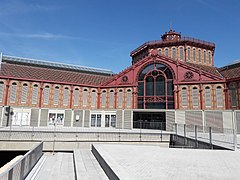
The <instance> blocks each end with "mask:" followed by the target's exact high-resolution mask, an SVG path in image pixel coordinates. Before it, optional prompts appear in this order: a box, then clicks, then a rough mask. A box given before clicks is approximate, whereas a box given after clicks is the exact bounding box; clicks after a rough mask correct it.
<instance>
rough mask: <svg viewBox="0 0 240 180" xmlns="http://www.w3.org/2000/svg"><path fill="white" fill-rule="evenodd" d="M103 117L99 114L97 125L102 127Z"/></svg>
mask: <svg viewBox="0 0 240 180" xmlns="http://www.w3.org/2000/svg"><path fill="white" fill-rule="evenodd" d="M101 117H102V115H101V114H98V115H97V127H101Z"/></svg>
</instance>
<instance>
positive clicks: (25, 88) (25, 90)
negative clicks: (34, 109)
mask: <svg viewBox="0 0 240 180" xmlns="http://www.w3.org/2000/svg"><path fill="white" fill-rule="evenodd" d="M27 94H28V85H27V84H26V83H24V84H23V85H22V98H21V103H22V104H24V103H26V101H27Z"/></svg>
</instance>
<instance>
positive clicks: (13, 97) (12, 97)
mask: <svg viewBox="0 0 240 180" xmlns="http://www.w3.org/2000/svg"><path fill="white" fill-rule="evenodd" d="M16 96H17V83H15V82H14V83H12V88H11V94H10V103H15V101H16Z"/></svg>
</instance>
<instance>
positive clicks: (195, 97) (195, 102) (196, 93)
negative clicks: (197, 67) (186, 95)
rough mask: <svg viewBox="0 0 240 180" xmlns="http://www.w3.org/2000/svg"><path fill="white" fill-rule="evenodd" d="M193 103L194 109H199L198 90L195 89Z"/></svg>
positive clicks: (193, 90)
mask: <svg viewBox="0 0 240 180" xmlns="http://www.w3.org/2000/svg"><path fill="white" fill-rule="evenodd" d="M192 102H193V107H198V88H197V87H193V89H192Z"/></svg>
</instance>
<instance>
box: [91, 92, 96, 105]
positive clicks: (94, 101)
mask: <svg viewBox="0 0 240 180" xmlns="http://www.w3.org/2000/svg"><path fill="white" fill-rule="evenodd" d="M95 104H96V91H95V90H92V101H91V107H95Z"/></svg>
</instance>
